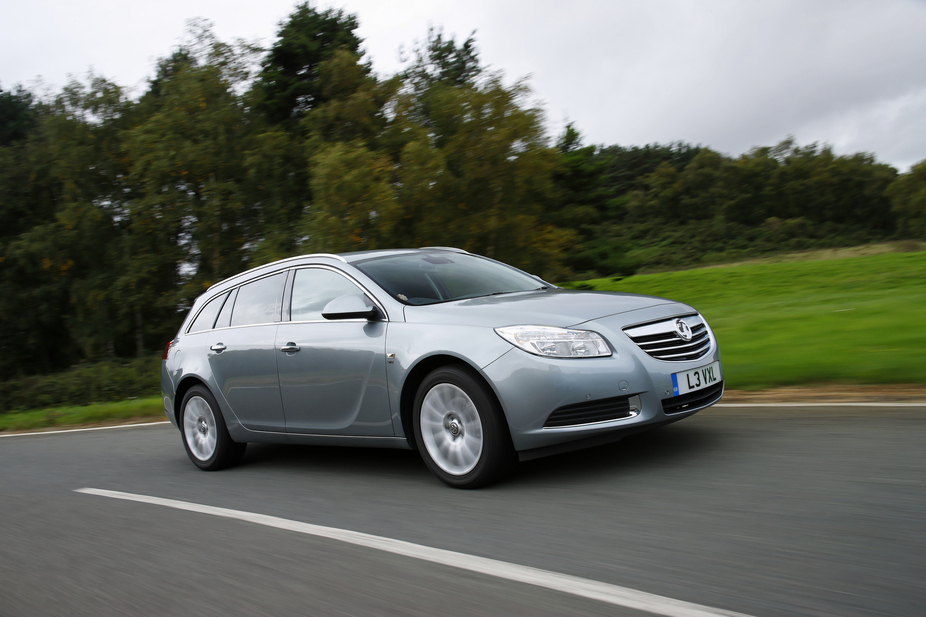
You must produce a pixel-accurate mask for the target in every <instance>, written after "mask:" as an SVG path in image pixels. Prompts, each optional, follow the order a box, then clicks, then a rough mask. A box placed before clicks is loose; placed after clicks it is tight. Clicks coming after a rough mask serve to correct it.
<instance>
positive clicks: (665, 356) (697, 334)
mask: <svg viewBox="0 0 926 617" xmlns="http://www.w3.org/2000/svg"><path fill="white" fill-rule="evenodd" d="M677 322H684V323H685V325H687V326H688V328H690V330H691V340H688V341H686V340H684V339H683V338H682V337H681V336H679V333H678V330H679V328H677V327H676V323H677ZM681 329H684V327H682V328H681ZM624 333H626V334H627V336H629V337H630V340H632V341H633V342H634V343H636V344H637V346H638V347H640V349H642V350H643V351H645V352H646V353H648V354H649V355H651V356H652V357H654V358H656V359H657V360H665V361H667V362H686V361H688V360H697V359H698V358H703V357H704V356H706V355H707V353H708V352H709V351H710V350H711V337H710V334H709V333H708V331H707V324H705V323H704V320H703V319H701V316H700V315H687V316H685V317H673V318H672V319H666V320H663V321H657V322H654V323H648V324H643V325H641V326H633V327H630V328H624Z"/></svg>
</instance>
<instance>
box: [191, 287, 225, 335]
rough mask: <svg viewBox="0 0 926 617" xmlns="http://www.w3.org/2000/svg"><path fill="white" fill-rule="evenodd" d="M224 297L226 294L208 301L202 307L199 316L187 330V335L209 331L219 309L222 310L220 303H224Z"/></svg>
mask: <svg viewBox="0 0 926 617" xmlns="http://www.w3.org/2000/svg"><path fill="white" fill-rule="evenodd" d="M226 297H228V293H224V294H222V295H220V296H216V297H215V298H213V299H212V300H209V302H207V303H206V306H204V307H203V310H201V311H200V312H199V315H197V316H196V319H195V320H193V324H192V325H191V326H190V329H189V330H187V334H193V333H194V332H202V331H203V330H211V329H212V326H213V324H215V318H216V316H217V315H218V314H219V309H221V308H222V303H223V302H225V298H226Z"/></svg>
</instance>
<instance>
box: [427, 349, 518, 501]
mask: <svg viewBox="0 0 926 617" xmlns="http://www.w3.org/2000/svg"><path fill="white" fill-rule="evenodd" d="M413 417H414V430H415V439H416V441H417V443H418V450H419V451H420V452H421V457H422V458H423V459H424V462H425V464H427V466H428V467H429V468H430V469H431V471H433V472H434V474H435V475H437V477H438V478H440V479H441V480H443V481H444V482H445V483H447V484H449V485H450V486H454V487H458V488H477V487H479V486H484V485H486V484H488V483H489V482H492V481H494V480H496V479H498V478H499V477H500V476H501V475H502V474H504V473H505V472H506V471H508V469H509V468H510V467H511V464H512V463H513V460H514V452H513V450H512V447H511V438H510V436H509V434H508V426H507V423H506V422H505V418H504V416H503V415H502V412H501V410H500V409H499V407H498V403H497V402H496V401H495V397H494V396H492V394H491V392H489V391H488V388H487V387H486V386H485V384H484V383H483V382H482V380H481V379H480V378H479V377H478V375H475V374H474V372H473V371H472V370H470V369H468V368H466V367H462V366H446V367H442V368H439V369H436V370H435V371H434V372H432V373H431V374H430V375H428V376H427V377H426V378H425V380H424V381H423V382H422V383H421V386H420V387H419V388H418V394H417V396H416V397H415V408H414V416H413Z"/></svg>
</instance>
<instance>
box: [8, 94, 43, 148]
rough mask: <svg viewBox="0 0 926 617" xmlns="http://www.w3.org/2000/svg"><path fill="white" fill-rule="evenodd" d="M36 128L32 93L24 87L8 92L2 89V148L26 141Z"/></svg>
mask: <svg viewBox="0 0 926 617" xmlns="http://www.w3.org/2000/svg"><path fill="white" fill-rule="evenodd" d="M34 126H35V110H34V109H33V106H32V93H31V92H29V91H28V90H25V89H23V87H22V86H16V89H15V90H11V91H7V92H5V91H4V90H3V88H0V146H9V145H10V144H12V143H13V142H16V141H20V140H22V139H25V138H26V136H27V135H28V134H29V131H30V130H31V129H32V128H33V127H34Z"/></svg>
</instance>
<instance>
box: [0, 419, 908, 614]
mask: <svg viewBox="0 0 926 617" xmlns="http://www.w3.org/2000/svg"><path fill="white" fill-rule="evenodd" d="M924 444H926V408H923V407H920V408H897V409H893V408H884V407H879V408H862V407H853V408H845V409H840V408H803V407H791V408H762V409H752V408H749V409H747V408H724V409H719V408H714V409H711V410H707V411H705V412H701V413H700V414H698V415H696V416H694V417H693V418H690V419H687V420H685V421H683V422H679V423H677V424H674V425H671V426H668V427H665V428H663V429H659V430H657V431H654V432H651V433H646V434H642V435H637V436H634V437H630V438H627V439H625V440H624V441H622V442H619V443H617V444H613V445H610V446H605V447H601V448H597V449H593V450H586V451H580V452H574V453H569V454H564V455H560V456H557V457H551V458H547V459H541V460H537V461H531V462H528V463H522V464H521V465H520V466H519V468H518V470H517V472H516V473H515V474H514V475H513V476H512V477H511V478H510V479H508V480H507V481H505V482H503V483H501V484H498V485H496V486H494V487H491V488H489V489H484V490H479V491H459V490H453V489H449V488H446V487H444V486H443V485H442V484H440V483H439V482H438V481H437V480H436V479H435V478H433V477H432V476H431V475H430V473H429V472H428V471H427V470H426V469H425V467H424V465H423V463H421V461H420V460H419V459H418V455H417V454H415V453H413V452H402V451H390V450H357V449H338V448H311V447H294V446H254V445H252V446H250V447H249V450H248V454H247V455H246V456H245V460H244V462H243V464H242V465H241V466H239V467H237V468H234V469H231V470H227V471H223V472H218V473H204V472H201V471H198V470H197V469H196V468H195V467H194V466H193V465H192V463H190V462H189V460H188V459H187V457H186V454H185V452H184V450H183V447H182V445H181V442H180V435H179V433H178V432H177V431H176V430H175V429H173V428H172V427H169V426H167V425H164V426H157V427H146V428H130V429H117V430H106V431H98V432H83V433H70V434H60V435H44V436H24V437H10V438H2V439H0V469H2V475H0V616H3V617H12V616H19V615H23V616H26V615H28V616H33V615H94V616H99V615H190V614H196V615H223V616H224V615H453V616H458V615H459V616H463V615H642V614H644V613H641V612H638V611H635V610H631V609H627V608H624V607H621V606H617V605H614V604H608V603H606V602H600V601H596V600H591V599H586V598H581V597H577V596H575V595H572V594H571V593H564V592H560V591H554V590H551V589H545V588H542V587H537V586H534V585H530V584H525V583H518V582H512V581H509V580H504V579H501V578H497V577H495V576H492V575H488V574H485V573H474V572H469V571H465V570H460V569H458V568H455V567H452V566H447V565H436V564H433V563H428V562H426V561H421V560H419V559H414V558H411V557H405V556H399V555H394V554H390V553H387V552H383V551H379V550H375V549H372V548H366V547H362V546H356V545H350V544H345V543H343V542H339V541H337V540H332V539H325V538H319V537H314V536H311V535H305V534H300V533H295V532H293V531H287V530H282V529H272V528H268V527H265V526H261V525H257V524H254V523H251V522H246V521H241V520H229V519H224V518H219V517H216V516H210V515H208V514H202V513H196V512H187V511H180V510H176V509H172V508H168V507H163V506H159V505H152V504H147V503H133V502H127V501H120V500H115V499H108V498H106V497H101V496H96V495H89V494H82V493H76V492H74V491H75V489H80V488H85V487H89V488H97V489H109V490H114V491H123V492H127V493H132V494H138V495H148V496H154V497H162V498H169V499H174V500H182V501H187V502H193V503H197V504H204V505H208V506H218V507H223V508H231V509H234V510H238V511H243V512H252V513H259V514H266V515H272V516H276V517H281V518H284V519H288V520H292V521H301V522H306V523H313V524H317V525H324V526H329V527H335V528H339V529H346V530H353V531H360V532H365V533H368V534H375V535H377V536H382V537H386V538H394V539H398V540H405V541H407V542H413V543H415V544H418V545H423V546H428V547H436V548H441V549H447V550H450V551H456V552H458V553H464V554H467V555H476V556H480V557H486V558H490V559H493V560H498V561H501V562H507V563H511V564H519V565H525V566H532V567H535V568H540V569H543V570H546V571H551V572H557V573H563V574H568V575H573V576H577V577H581V578H584V579H590V580H593V581H601V582H604V583H610V584H613V585H619V586H621V587H626V588H630V589H634V590H640V591H644V592H648V593H651V594H657V595H658V596H662V597H665V598H671V599H675V600H683V601H686V602H692V603H697V604H699V605H704V606H706V607H714V608H717V609H726V610H729V611H737V612H741V613H745V614H748V615H753V616H756V617H762V616H768V617H773V616H786V615H787V616H790V615H820V616H823V615H827V616H829V615H832V616H836V615H838V616H853V615H891V616H908V615H909V616H919V615H923V614H926V490H924V489H926V486H924V484H926V448H924Z"/></svg>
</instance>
